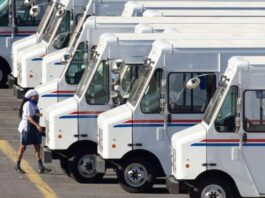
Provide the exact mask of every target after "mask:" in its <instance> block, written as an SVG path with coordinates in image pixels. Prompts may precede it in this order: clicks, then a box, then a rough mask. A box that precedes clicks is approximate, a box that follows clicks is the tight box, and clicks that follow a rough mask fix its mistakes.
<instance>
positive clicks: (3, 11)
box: [0, 0, 8, 26]
mask: <svg viewBox="0 0 265 198" xmlns="http://www.w3.org/2000/svg"><path fill="white" fill-rule="evenodd" d="M0 26H8V0H0Z"/></svg>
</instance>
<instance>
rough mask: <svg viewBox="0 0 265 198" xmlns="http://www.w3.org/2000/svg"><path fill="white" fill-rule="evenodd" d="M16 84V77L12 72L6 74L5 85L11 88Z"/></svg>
mask: <svg viewBox="0 0 265 198" xmlns="http://www.w3.org/2000/svg"><path fill="white" fill-rule="evenodd" d="M16 84H17V78H15V77H14V76H13V75H12V74H9V75H8V76H7V86H8V87H9V88H10V89H12V88H13V86H14V85H16Z"/></svg>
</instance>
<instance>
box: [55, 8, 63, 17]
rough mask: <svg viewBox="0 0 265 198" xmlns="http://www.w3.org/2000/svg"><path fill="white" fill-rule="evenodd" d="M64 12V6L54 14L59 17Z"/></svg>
mask: <svg viewBox="0 0 265 198" xmlns="http://www.w3.org/2000/svg"><path fill="white" fill-rule="evenodd" d="M64 14H65V9H64V8H60V9H58V11H57V12H56V16H57V17H59V18H60V17H62V16H63V15H64Z"/></svg>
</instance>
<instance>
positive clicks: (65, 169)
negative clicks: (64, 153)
mask: <svg viewBox="0 0 265 198" xmlns="http://www.w3.org/2000/svg"><path fill="white" fill-rule="evenodd" d="M60 166H61V169H62V171H63V173H64V174H66V175H67V176H70V172H69V167H68V160H67V159H61V160H60Z"/></svg>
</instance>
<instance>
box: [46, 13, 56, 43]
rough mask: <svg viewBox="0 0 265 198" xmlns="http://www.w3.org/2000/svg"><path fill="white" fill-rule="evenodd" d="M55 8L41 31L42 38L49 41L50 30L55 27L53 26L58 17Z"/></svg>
mask: <svg viewBox="0 0 265 198" xmlns="http://www.w3.org/2000/svg"><path fill="white" fill-rule="evenodd" d="M56 12H57V10H56V9H53V11H52V14H51V16H50V18H49V21H48V23H47V25H46V27H45V29H44V31H43V40H45V41H46V42H49V39H50V37H51V36H52V32H53V30H54V29H55V26H56V24H57V22H58V20H59V17H57V16H56Z"/></svg>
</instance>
